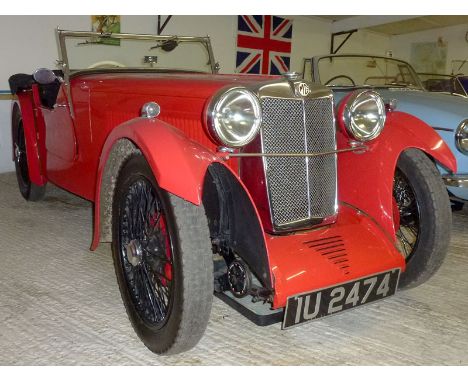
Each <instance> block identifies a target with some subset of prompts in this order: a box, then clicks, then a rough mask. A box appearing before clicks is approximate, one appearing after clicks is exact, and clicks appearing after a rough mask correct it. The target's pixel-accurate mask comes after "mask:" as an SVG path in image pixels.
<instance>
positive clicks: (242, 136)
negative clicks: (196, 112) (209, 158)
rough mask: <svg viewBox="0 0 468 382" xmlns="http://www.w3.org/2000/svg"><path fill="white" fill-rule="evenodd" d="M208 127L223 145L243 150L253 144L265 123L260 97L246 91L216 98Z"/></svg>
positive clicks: (211, 109)
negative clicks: (243, 147)
mask: <svg viewBox="0 0 468 382" xmlns="http://www.w3.org/2000/svg"><path fill="white" fill-rule="evenodd" d="M207 117H208V118H207V125H208V126H207V127H208V130H209V132H210V134H211V136H212V137H213V138H214V139H215V141H217V142H218V143H220V144H221V145H224V146H228V147H241V146H245V145H246V144H247V143H249V142H251V141H252V140H253V139H254V138H255V136H256V135H257V133H258V131H259V129H260V125H261V123H262V117H261V109H260V103H259V101H258V99H257V97H256V96H255V95H254V94H253V93H252V92H251V91H249V90H247V89H244V88H234V89H231V90H228V91H227V92H225V93H222V94H221V95H219V96H216V97H215V98H214V99H213V100H212V101H211V104H210V106H209V107H208V115H207Z"/></svg>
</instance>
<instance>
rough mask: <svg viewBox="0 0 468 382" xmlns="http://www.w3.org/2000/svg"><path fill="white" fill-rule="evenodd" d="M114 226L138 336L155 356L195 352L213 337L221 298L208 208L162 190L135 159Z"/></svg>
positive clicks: (121, 278) (117, 260) (118, 265)
mask: <svg viewBox="0 0 468 382" xmlns="http://www.w3.org/2000/svg"><path fill="white" fill-rule="evenodd" d="M112 225H113V240H112V252H113V258H114V267H115V272H116V275H117V281H118V284H119V288H120V293H121V296H122V300H123V302H124V305H125V308H126V310H127V314H128V317H129V319H130V321H131V323H132V325H133V328H134V329H135V332H136V333H137V335H138V336H139V337H140V339H141V340H142V341H143V343H144V344H145V345H146V346H147V347H148V348H149V349H150V350H151V351H153V352H155V353H159V354H176V353H180V352H183V351H186V350H189V349H191V348H192V347H193V346H195V345H196V344H197V343H198V341H199V340H200V338H201V337H202V335H203V333H204V332H205V328H206V325H207V323H208V319H209V316H210V311H211V303H212V299H213V260H212V252H211V246H210V233H209V230H208V222H207V218H206V216H205V212H204V209H203V207H202V206H195V205H193V204H191V203H189V202H186V201H184V200H183V199H180V198H178V197H176V196H174V195H171V194H169V193H167V192H166V191H164V190H162V189H161V188H160V187H159V186H158V184H157V182H156V180H155V178H154V176H153V173H152V171H151V169H150V167H149V166H148V164H147V162H146V160H145V159H144V157H143V156H142V155H140V154H135V155H132V156H131V157H130V158H129V159H128V160H127V161H126V163H125V164H124V166H123V168H122V170H121V172H120V174H119V177H118V180H117V185H116V191H115V194H114V204H113V222H112Z"/></svg>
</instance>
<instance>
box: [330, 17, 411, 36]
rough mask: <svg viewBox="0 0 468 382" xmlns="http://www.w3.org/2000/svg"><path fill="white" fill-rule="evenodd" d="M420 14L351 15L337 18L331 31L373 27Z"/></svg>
mask: <svg viewBox="0 0 468 382" xmlns="http://www.w3.org/2000/svg"><path fill="white" fill-rule="evenodd" d="M415 17H420V16H415V15H412V16H398V15H397V16H391V15H388V16H386V15H384V16H377V15H366V16H353V17H348V18H346V19H343V20H338V21H335V22H333V23H332V33H337V32H343V31H347V30H351V29H362V28H368V27H373V26H376V25H382V24H388V23H393V22H396V21H402V20H408V19H414V18H415Z"/></svg>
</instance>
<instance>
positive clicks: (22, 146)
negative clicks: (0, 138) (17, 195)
mask: <svg viewBox="0 0 468 382" xmlns="http://www.w3.org/2000/svg"><path fill="white" fill-rule="evenodd" d="M14 150H15V162H16V165H17V166H18V175H19V177H18V180H19V181H20V182H22V183H23V185H24V186H25V187H26V186H27V185H28V184H29V171H28V158H27V156H26V140H25V139H24V128H23V122H22V121H21V122H20V123H19V126H18V137H17V141H16V142H15V143H14Z"/></svg>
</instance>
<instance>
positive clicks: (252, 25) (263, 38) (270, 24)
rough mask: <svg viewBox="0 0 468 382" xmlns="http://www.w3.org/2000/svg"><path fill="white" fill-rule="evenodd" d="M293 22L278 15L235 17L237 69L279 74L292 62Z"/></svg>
mask: <svg viewBox="0 0 468 382" xmlns="http://www.w3.org/2000/svg"><path fill="white" fill-rule="evenodd" d="M292 31H293V22H292V20H288V19H285V18H283V17H277V16H238V17H237V55H236V72H237V73H250V74H281V73H285V72H288V71H289V69H290V65H291V41H292Z"/></svg>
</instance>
